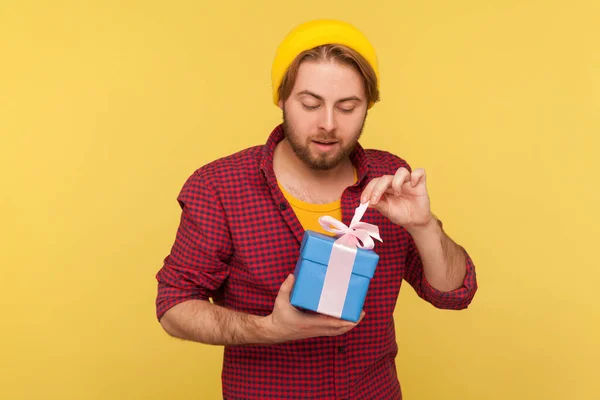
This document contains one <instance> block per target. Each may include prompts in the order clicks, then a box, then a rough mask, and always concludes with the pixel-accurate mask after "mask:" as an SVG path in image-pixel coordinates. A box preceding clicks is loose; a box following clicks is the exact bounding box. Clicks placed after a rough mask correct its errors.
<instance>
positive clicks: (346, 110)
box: [339, 108, 354, 114]
mask: <svg viewBox="0 0 600 400" xmlns="http://www.w3.org/2000/svg"><path fill="white" fill-rule="evenodd" d="M339 110H340V111H341V112H343V113H344V114H350V113H351V112H352V111H354V108H339Z"/></svg>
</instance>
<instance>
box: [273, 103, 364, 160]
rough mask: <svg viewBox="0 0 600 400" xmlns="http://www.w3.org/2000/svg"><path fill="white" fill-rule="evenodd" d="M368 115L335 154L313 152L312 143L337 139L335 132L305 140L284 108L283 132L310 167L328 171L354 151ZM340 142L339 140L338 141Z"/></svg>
mask: <svg viewBox="0 0 600 400" xmlns="http://www.w3.org/2000/svg"><path fill="white" fill-rule="evenodd" d="M366 119H367V116H366V115H365V117H364V118H363V121H362V124H361V126H360V128H359V129H358V131H357V132H355V133H354V135H352V138H351V139H350V140H349V142H348V143H345V144H341V148H340V149H338V151H337V152H336V153H334V154H329V153H323V154H316V155H314V154H312V152H311V150H310V145H311V143H312V141H313V140H317V141H319V140H323V141H332V140H335V139H336V136H335V133H324V134H317V135H312V136H309V137H308V138H307V139H306V140H305V141H303V140H302V139H301V137H300V136H299V135H298V134H297V133H296V131H295V130H294V127H293V126H292V124H290V122H289V121H288V120H287V118H286V117H285V109H284V110H283V132H284V133H285V137H286V139H287V140H288V143H289V144H290V147H291V148H292V150H293V151H294V153H295V154H296V156H297V157H298V158H299V159H300V160H301V161H302V162H303V163H304V164H306V165H307V166H308V167H309V168H312V169H314V170H318V171H328V170H331V169H333V168H335V167H337V166H338V165H340V164H341V163H342V162H343V161H344V160H345V159H346V158H347V157H348V156H350V154H351V153H352V152H353V151H354V149H355V147H356V145H357V143H358V139H360V137H361V135H362V132H363V129H364V127H365V121H366ZM338 143H339V142H338Z"/></svg>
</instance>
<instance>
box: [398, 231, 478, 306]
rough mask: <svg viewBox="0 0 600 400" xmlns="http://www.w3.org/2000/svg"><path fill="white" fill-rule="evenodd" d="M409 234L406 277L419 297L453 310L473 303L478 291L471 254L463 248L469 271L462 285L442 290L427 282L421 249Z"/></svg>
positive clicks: (434, 304)
mask: <svg viewBox="0 0 600 400" xmlns="http://www.w3.org/2000/svg"><path fill="white" fill-rule="evenodd" d="M440 225H441V222H440ZM407 236H408V238H409V243H408V252H407V257H406V268H407V269H406V275H405V279H406V281H407V282H408V283H409V284H410V285H411V286H412V287H413V288H414V289H415V291H416V292H417V294H418V295H419V297H421V298H422V299H424V300H426V301H427V302H429V303H431V304H432V305H433V306H434V307H436V308H441V309H452V310H461V309H465V308H467V307H468V306H469V304H471V301H472V300H473V297H474V296H475V292H476V291H477V278H476V274H475V265H474V264H473V260H472V259H471V257H470V256H469V254H468V253H467V252H466V251H464V249H463V251H464V254H465V258H466V270H467V273H466V275H465V278H464V280H463V284H462V286H461V287H459V288H457V289H455V290H452V291H449V292H442V291H439V290H437V289H436V288H434V287H433V286H431V285H430V284H429V282H427V279H426V278H425V274H424V272H423V263H422V261H421V256H420V255H419V251H418V250H417V247H416V245H415V242H414V240H413V238H412V236H410V234H407Z"/></svg>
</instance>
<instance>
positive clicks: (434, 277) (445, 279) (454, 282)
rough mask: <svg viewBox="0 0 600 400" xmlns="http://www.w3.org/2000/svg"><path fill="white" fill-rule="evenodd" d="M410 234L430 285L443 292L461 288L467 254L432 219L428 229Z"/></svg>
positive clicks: (426, 227) (412, 231) (419, 229)
mask: <svg viewBox="0 0 600 400" xmlns="http://www.w3.org/2000/svg"><path fill="white" fill-rule="evenodd" d="M408 231H409V233H410V234H411V236H412V237H413V240H414V241H415V245H416V247H417V250H418V251H419V255H420V257H421V261H422V263H423V272H424V274H425V278H426V279H427V282H429V284H430V285H431V286H432V287H434V288H435V289H437V290H439V291H441V292H449V291H452V290H455V289H458V288H460V287H461V286H462V284H463V281H464V279H465V275H466V272H467V268H466V257H465V253H464V250H463V249H462V248H461V247H460V246H459V245H457V244H456V243H454V241H452V239H450V238H449V237H448V235H446V234H445V233H444V231H443V229H442V227H441V226H440V225H439V223H438V221H437V220H436V219H433V220H432V221H431V223H429V224H427V226H424V227H421V228H418V229H409V230H408Z"/></svg>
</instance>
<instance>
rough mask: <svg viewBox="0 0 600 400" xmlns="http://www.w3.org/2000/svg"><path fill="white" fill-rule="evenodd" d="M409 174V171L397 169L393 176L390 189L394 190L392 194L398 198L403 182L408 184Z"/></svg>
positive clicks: (402, 168)
mask: <svg viewBox="0 0 600 400" xmlns="http://www.w3.org/2000/svg"><path fill="white" fill-rule="evenodd" d="M410 177H411V174H410V171H409V170H408V169H406V168H404V167H400V168H398V170H397V171H396V173H395V174H394V179H393V181H392V189H394V194H395V195H396V196H399V195H400V193H402V185H403V184H404V182H408V181H409V180H410Z"/></svg>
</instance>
